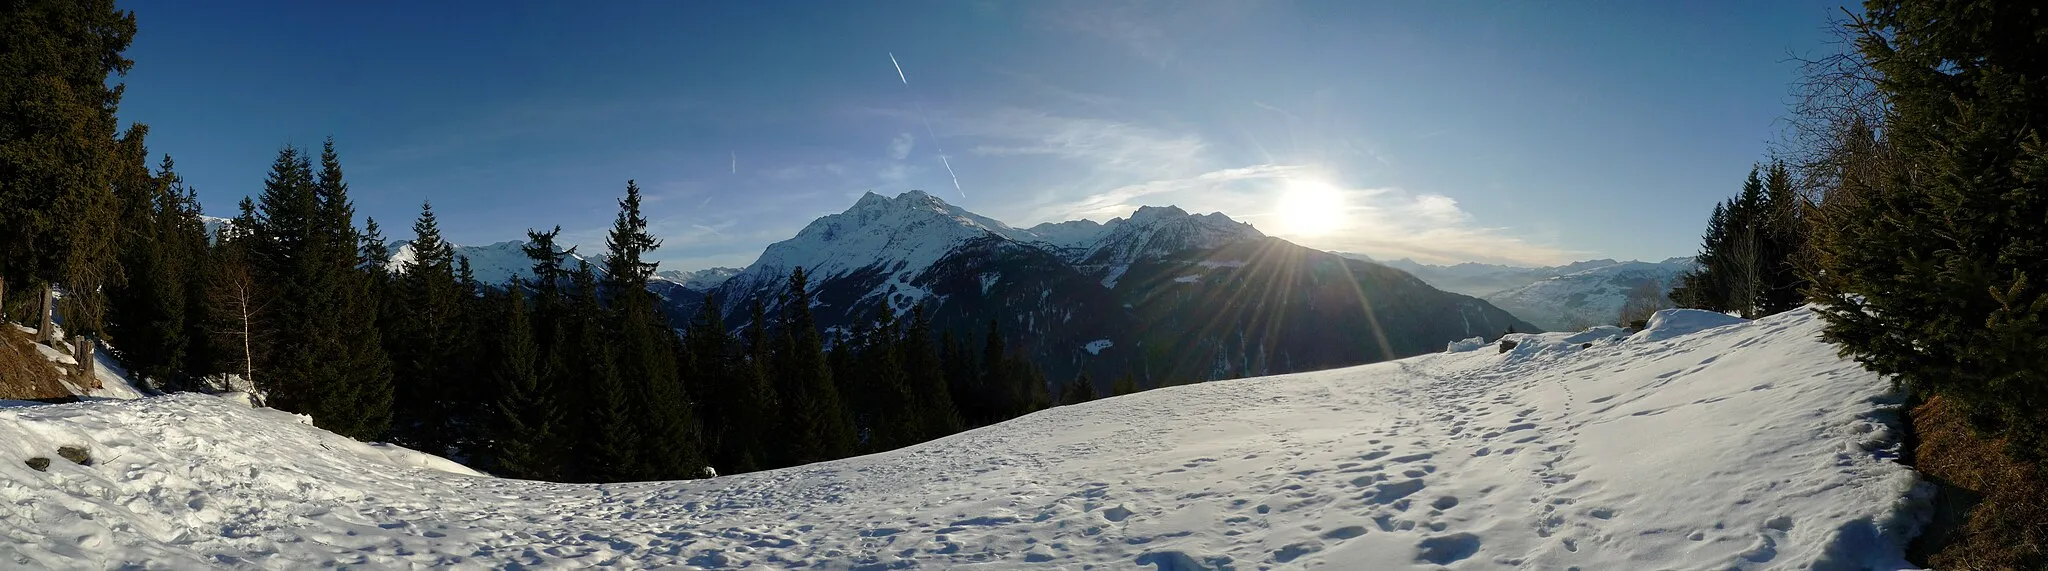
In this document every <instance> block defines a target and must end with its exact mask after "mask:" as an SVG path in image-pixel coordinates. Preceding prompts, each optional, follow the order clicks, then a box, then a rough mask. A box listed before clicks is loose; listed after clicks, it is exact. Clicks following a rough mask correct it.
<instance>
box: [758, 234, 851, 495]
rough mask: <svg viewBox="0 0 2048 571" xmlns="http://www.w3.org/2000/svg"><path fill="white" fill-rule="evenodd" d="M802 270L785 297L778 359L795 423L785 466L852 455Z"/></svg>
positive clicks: (785, 403) (794, 273) (789, 412)
mask: <svg viewBox="0 0 2048 571" xmlns="http://www.w3.org/2000/svg"><path fill="white" fill-rule="evenodd" d="M808 287H809V285H808V283H807V282H806V278H805V277H804V271H803V268H795V269H794V270H793V271H791V272H790V277H789V287H788V289H787V290H786V291H785V292H784V293H783V296H782V333H781V338H782V341H781V348H780V350H778V351H777V352H776V353H777V355H776V360H777V361H778V362H777V366H776V369H777V370H778V371H779V373H778V375H777V377H778V378H779V379H780V380H781V385H780V386H778V387H777V390H776V392H777V393H778V394H780V395H781V396H782V403H783V406H784V407H785V411H784V413H783V414H785V415H788V416H789V418H790V427H789V430H788V434H787V437H788V439H789V445H788V451H787V454H788V456H787V458H788V461H787V462H786V464H808V463H811V462H819V461H824V460H832V459H836V458H844V457H846V456H849V455H852V453H853V441H854V438H853V424H852V422H851V421H850V420H848V419H847V417H846V409H845V405H844V404H843V401H842V400H841V399H840V396H839V390H838V387H836V386H834V385H833V382H832V374H831V370H830V369H829V368H827V366H826V363H825V349H824V342H823V340H822V339H820V338H819V335H818V325H817V322H816V321H815V319H814V318H813V317H812V315H811V293H810V291H809V289H808Z"/></svg>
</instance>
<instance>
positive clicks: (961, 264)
mask: <svg viewBox="0 0 2048 571" xmlns="http://www.w3.org/2000/svg"><path fill="white" fill-rule="evenodd" d="M797 267H802V268H804V270H805V273H806V274H807V276H808V279H809V282H810V284H811V288H812V290H813V291H814V292H815V297H816V306H815V307H814V313H815V314H816V315H817V319H818V323H819V325H820V327H823V328H827V330H828V331H837V330H846V329H848V328H850V327H851V326H852V325H854V324H855V323H857V322H865V321H868V320H872V319H873V318H874V317H875V315H876V314H877V312H878V311H879V310H880V309H881V308H883V307H887V308H889V309H890V310H891V311H894V312H896V313H898V314H901V313H904V312H907V311H909V310H910V309H911V308H912V307H914V306H918V305H923V306H924V307H925V308H926V310H927V311H928V312H929V313H930V315H931V318H932V320H933V322H934V324H935V325H936V326H937V327H939V328H940V329H941V330H945V331H951V332H953V333H954V334H956V335H960V336H963V338H966V339H970V340H972V339H974V338H977V337H979V336H980V335H981V333H982V331H984V330H985V329H986V328H987V324H988V320H989V319H991V318H994V319H998V327H999V328H1000V329H1001V331H1002V332H1003V333H1004V335H1005V336H1006V337H1007V338H1008V340H1009V346H1010V347H1012V348H1013V349H1016V350H1018V351H1021V352H1022V353H1023V354H1025V355H1026V356H1028V357H1030V358H1032V359H1033V360H1034V361H1035V362H1036V363H1038V364H1039V365H1040V367H1042V368H1043V369H1044V370H1045V372H1046V374H1047V377H1048V378H1050V379H1054V380H1063V379H1066V378H1071V377H1072V376H1073V375H1075V374H1077V373H1080V372H1083V371H1085V372H1088V373H1090V374H1091V376H1092V377H1093V378H1095V379H1096V381H1097V382H1098V383H1100V384H1101V385H1102V386H1101V387H1099V388H1107V386H1108V383H1109V382H1110V380H1111V379H1113V378H1114V376H1116V375H1118V374H1121V373H1123V372H1125V371H1136V372H1137V373H1138V374H1139V376H1140V377H1141V378H1144V379H1146V380H1147V381H1148V382H1151V383H1178V382H1192V381H1202V380H1211V379H1223V378H1236V377H1243V376H1252V375H1260V374H1271V373H1282V372H1290V371H1305V370H1315V369H1323V368H1330V367H1337V366H1344V365H1353V364H1358V363H1365V362H1373V361H1382V360H1387V359H1392V358H1398V357H1403V356H1408V355H1416V354H1421V353H1424V352H1429V351H1434V350H1438V349H1441V348H1442V347H1443V346H1444V343H1445V342H1448V341H1451V340H1455V339H1462V338H1466V337H1472V336H1483V337H1493V336H1497V335H1499V334H1500V333H1501V332H1503V331H1506V330H1508V329H1509V328H1510V327H1512V328H1514V329H1516V330H1522V331H1531V330H1535V327H1534V326H1533V325H1531V324H1529V323H1527V322H1524V321H1521V320H1518V319H1516V318H1515V317H1514V316H1512V315H1509V314H1508V313H1507V312H1505V311H1502V310H1500V309H1499V308H1495V307H1493V306H1492V305H1489V304H1487V303H1486V302H1484V301H1482V300H1479V299H1476V298H1473V297H1469V296H1464V295H1458V294H1452V293H1446V292H1443V291H1439V290H1437V289H1435V288H1432V287H1430V286H1429V285H1428V284H1426V283H1424V282H1422V281H1421V280H1417V279H1415V278H1414V277H1412V276H1409V275H1408V274H1406V273H1403V272H1400V271H1397V270H1393V269H1391V268H1387V267H1385V266H1381V265H1378V264H1372V263H1367V262H1362V261H1356V260H1348V259H1344V258H1341V257H1338V256H1336V255H1333V254H1329V253H1326V252H1320V251H1316V250H1312V249H1308V248H1303V247H1301V246H1298V245H1295V244H1293V243H1290V242H1287V241H1285V240H1280V239H1276V238H1270V237H1267V236H1265V235H1264V234H1263V233H1260V232H1259V231H1258V230H1257V229H1255V228H1253V227H1252V226H1250V225H1248V224H1244V223H1241V222H1237V221H1235V220H1232V219H1230V218H1229V217H1228V216H1225V215H1223V214H1220V213H1212V214H1201V215H1196V214H1189V213H1188V212H1186V211H1184V210H1181V209H1179V208H1174V207H1170V206H1169V207H1145V208H1141V209H1139V210H1138V211H1137V212H1135V213H1133V214H1132V215H1131V216H1129V217H1126V218H1117V219H1113V220H1110V221H1109V222H1107V223H1101V224H1097V223H1094V222H1088V221H1075V222H1064V223H1057V224H1041V225H1038V226H1034V227H1031V228H1028V229H1024V228H1016V227H1013V226H1010V225H1008V224H1005V223H1003V222H1000V221H997V220H994V219H990V218H987V217H984V216H981V215H978V214H974V213H972V212H968V211H966V210H964V209H961V208H959V207H957V206H953V205H950V204H947V203H946V202H945V201H944V200H941V199H939V198H937V197H934V196H931V195H929V194H926V193H923V192H919V191H911V192H906V193H903V194H901V195H898V196H897V197H895V198H887V197H883V196H881V195H878V194H874V193H868V194H867V195H865V196H862V197H861V199H860V200H859V201H857V202H856V203H855V204H854V205H853V206H852V207H851V208H849V209H847V210H846V211H845V212H842V213H839V214H833V215H828V216H825V217H822V218H819V219H817V220H816V221H813V222H812V223H811V224H810V225H808V226H806V227H805V228H804V229H803V230H802V231H800V232H798V233H797V235H796V236H794V237H792V238H790V239H788V240H784V241H782V242H777V243H775V244H772V245H770V246H768V248H767V249H766V250H765V251H764V252H763V253H762V255H761V258H760V259H759V260H758V261H756V262H755V263H753V264H752V265H749V266H748V267H747V268H746V269H745V270H743V271H741V272H739V273H738V274H737V275H734V276H732V277H731V278H730V279H728V280H726V281H725V282H724V283H723V284H721V285H719V286H718V287H717V288H715V289H713V290H712V291H710V292H708V293H709V294H710V295H712V296H714V297H715V298H716V299H717V300H718V302H719V303H720V305H721V307H722V308H723V310H724V311H725V312H726V315H727V320H728V322H729V323H733V324H735V326H739V325H743V324H744V322H745V321H746V319H747V316H746V314H745V313H746V312H745V311H744V308H745V307H746V304H747V301H748V300H751V299H762V300H764V301H765V302H766V303H767V304H768V305H769V306H770V307H771V308H773V306H774V304H775V303H777V300H778V299H779V296H780V295H781V293H782V291H783V290H784V288H786V287H787V280H788V277H789V273H790V271H791V270H792V269H794V268H797ZM827 337H828V338H829V337H831V335H829V334H828V336H827ZM977 343H978V341H977Z"/></svg>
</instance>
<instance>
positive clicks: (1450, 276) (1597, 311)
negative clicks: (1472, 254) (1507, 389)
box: [1339, 253, 1693, 331]
mask: <svg viewBox="0 0 2048 571" xmlns="http://www.w3.org/2000/svg"><path fill="white" fill-rule="evenodd" d="M1339 255H1342V256H1344V257H1347V258H1352V259H1367V260H1369V259H1370V258H1367V257H1366V256H1365V255H1364V254H1349V253H1344V254H1339ZM1383 263H1384V264H1386V266H1387V267H1391V268H1396V269H1399V270H1401V271H1404V272H1408V273H1409V274H1411V275H1414V276H1415V277H1416V278H1419V279H1421V280H1422V281H1424V282H1426V283H1428V284H1429V285H1431V286H1435V287H1437V288H1439V289H1442V290H1445V291H1454V292H1458V293H1462V294H1465V295H1470V296H1476V297H1479V298H1482V299H1485V300H1486V301H1488V302H1490V303H1492V304H1493V305H1494V306H1496V307H1499V308H1501V309H1505V310H1507V311H1508V313H1513V314H1515V317H1519V318H1522V319H1525V320H1528V321H1529V322H1530V323H1534V324H1536V325H1539V326H1542V327H1543V328H1544V329H1551V330H1571V331H1577V330H1580V329H1585V328H1586V327H1588V326H1592V325H1603V324H1610V323H1613V322H1614V320H1615V318H1616V317H1617V316H1618V315H1620V313H1621V305H1622V302H1623V301H1625V300H1626V299H1627V296H1628V291H1629V289H1630V288H1634V287H1635V286H1637V285H1639V284H1641V283H1643V282H1656V283H1657V284H1658V286H1659V287H1662V288H1664V289H1665V290H1666V291H1669V290H1670V289H1671V285H1672V283H1673V282H1674V281H1675V280H1677V279H1678V276H1679V275H1681V274H1684V273H1685V272H1688V271H1692V269H1693V264H1692V258H1691V257H1680V258H1670V259H1666V260H1664V261H1661V262H1640V261H1634V260H1630V261H1627V262H1617V261H1614V260H1609V259H1599V260H1583V261H1578V262H1572V263H1569V264H1565V265H1562V266H1547V267H1522V266H1504V265H1497V264H1479V263H1463V264H1454V265H1449V266H1438V265H1431V264H1424V263H1419V262H1416V261H1415V260H1410V259H1407V258H1402V259H1398V260H1392V261H1387V262H1383Z"/></svg>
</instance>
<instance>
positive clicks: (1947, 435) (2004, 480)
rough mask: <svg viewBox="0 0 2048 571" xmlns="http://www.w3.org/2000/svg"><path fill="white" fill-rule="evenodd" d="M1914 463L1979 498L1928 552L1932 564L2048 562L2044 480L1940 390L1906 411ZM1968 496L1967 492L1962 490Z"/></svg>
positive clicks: (2044, 565) (2032, 565)
mask: <svg viewBox="0 0 2048 571" xmlns="http://www.w3.org/2000/svg"><path fill="white" fill-rule="evenodd" d="M1912 416H1913V428H1914V430H1915V432H1916V433H1917V435H1918V437H1919V440H1920V442H1919V445H1918V446H1917V447H1916V448H1915V449H1914V457H1915V464H1916V466H1915V467H1916V468H1918V469H1919V470H1920V472H1921V473H1922V474H1925V475H1927V476H1928V477H1930V478H1933V479H1934V480H1936V481H1938V482H1945V483H1947V484H1949V485H1952V486H1954V487H1956V488H1960V489H1962V490H1965V491H1967V492H1969V493H1971V494H1974V495H1976V496H1977V497H1978V498H1981V501H1979V502H1978V503H1977V504H1976V505H1975V506H1974V507H1971V508H1969V512H1968V518H1967V519H1966V520H1965V521H1963V522H1962V524H1961V526H1960V528H1959V529H1955V530H1950V531H1949V533H1948V536H1947V537H1945V538H1937V541H1939V542H1940V543H1942V544H1941V545H1934V546H1929V547H1931V548H1933V549H1937V550H1936V551H1934V553H1932V554H1931V555H1930V556H1929V557H1928V560H1927V563H1928V564H1929V565H1931V566H1932V567H1934V568H1935V569H1987V570H1988V569H2048V482H2044V481H2043V480H2042V478H2041V477H2042V473H2041V472H2040V470H2039V469H2038V468H2037V467H2035V466H2033V465H2031V464H2028V463H2024V462H2017V461H2014V460H2013V459H2011V458H2010V457H2008V456H2006V454H2005V443H2004V442H2003V441H2000V440H1988V439H1984V438H1982V437H1980V436H1979V435H1977V434H1976V433H1975V432H1974V431H1972V430H1971V429H1970V423H1969V418H1968V414H1967V413H1966V412H1965V411H1964V410H1963V409H1962V408H1961V407H1959V406H1956V405H1954V404H1952V403H1950V402H1947V401H1944V400H1943V399H1942V398H1940V397H1935V398H1933V399H1929V400H1928V401H1927V402H1926V403H1925V404H1922V405H1920V406H1919V407H1916V408H1914V409H1913V411H1912ZM1962 495H1963V496H1967V495H1970V494H1962Z"/></svg>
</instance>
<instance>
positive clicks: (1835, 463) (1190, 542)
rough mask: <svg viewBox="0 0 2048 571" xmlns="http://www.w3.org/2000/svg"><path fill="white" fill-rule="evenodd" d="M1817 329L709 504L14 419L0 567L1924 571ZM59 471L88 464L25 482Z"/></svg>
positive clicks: (745, 491) (1555, 363)
mask: <svg viewBox="0 0 2048 571" xmlns="http://www.w3.org/2000/svg"><path fill="white" fill-rule="evenodd" d="M1664 322H1669V323H1672V324H1680V323H1681V322H1689V320H1686V319H1668V320H1665V321H1664ZM1655 323H1659V322H1653V325H1652V328H1651V330H1652V331H1655V330H1657V329H1656V325H1655ZM1818 330H1819V324H1818V322H1817V321H1816V319H1815V318H1814V317H1813V316H1812V315H1811V314H1810V312H1808V311H1803V310H1802V311H1797V312H1793V313H1790V314H1786V315H1781V316H1777V317H1772V318H1768V319H1763V320H1759V321H1756V322H1743V323H1735V324H1729V325H1724V326H1720V327H1711V328H1706V329H1703V330H1699V331H1695V332H1691V333H1689V334H1684V335H1678V336H1675V337H1672V338H1670V339H1662V340H1659V339H1655V337H1656V335H1640V334H1639V335H1637V336H1635V337H1621V336H1619V335H1618V333H1619V332H1618V330H1617V331H1606V332H1603V333H1602V334H1600V335H1594V336H1591V337H1597V339H1594V338H1591V337H1588V338H1586V339H1580V338H1578V337H1573V334H1547V335H1531V336H1526V338H1525V340H1524V341H1525V342H1524V343H1523V344H1522V346H1528V347H1530V348H1531V349H1529V350H1517V351H1512V352H1509V353H1505V354H1503V353H1499V352H1496V351H1492V350H1481V351H1467V352H1458V353H1444V354H1435V355H1426V356H1422V357H1416V358H1412V359H1406V360H1401V361H1395V362H1388V363H1379V364H1373V365H1366V366H1361V367H1354V368H1348V369H1340V370H1332V371H1322V372H1316V373H1304V374H1294V375H1284V376H1275V377H1262V378H1251V379H1242V380H1236V381H1223V382H1214V383H1206V384H1200V385H1191V386H1181V387H1172V388H1167V389H1160V390H1154V391H1149V392H1144V393H1139V394H1136V395H1131V396H1125V397H1117V398H1111V399H1104V400H1098V401H1094V402H1090V403H1086V404H1082V405H1077V406H1068V407H1061V408H1057V409H1053V410H1049V411H1045V412H1041V413H1038V414H1033V415H1030V416H1026V417H1023V418H1019V419H1016V420H1013V421H1011V422H1006V423H1003V424H1001V425H997V426H992V427H987V428H983V429H979V430H975V431H971V432H967V433H962V434H958V435H955V436H952V437H949V438H945V439H942V440H939V441H935V442H931V443H926V444H923V445H919V446H915V447H911V448H907V449H904V450H899V451H895V452H890V453H884V454H876V455H871V456H864V457H859V458H852V459H848V460H842V461H836V462H827V463H822V464H814V465H809V466H801V467H796V468H790V469H784V470H777V471H771V472H764V473H755V474H744V475H738V476H730V477H723V478H716V479H712V480H703V481H693V482H650V483H638V484H617V485H571V484H549V483H539V482H525V481H516V480H503V479H495V478H488V477H478V476H469V475H459V474H451V473H447V472H443V471H438V470H435V469H433V468H434V467H436V466H437V465H438V466H439V467H442V468H447V466H445V465H439V464H437V463H436V462H434V461H433V460H432V459H428V458H424V457H421V456H418V455H415V454H411V453H407V452H405V451H403V450H394V449H391V448H388V447H386V448H379V447H373V446H370V445H364V444H360V443H356V442H352V441H349V440H347V439H344V438H340V437H337V436H334V435H332V434H328V433H325V432H322V431H320V430H317V429H315V428H313V427H310V426H306V425H304V424H301V423H299V422H298V421H297V420H296V417H293V416H291V415H287V414H283V413H279V412H275V411H268V410H252V409H249V408H246V407H240V406H237V405H234V404H232V403H230V402H228V401H225V400H222V399H218V398H214V397H208V396H203V395H172V396H166V397H156V398H147V399H141V400H134V401H121V402H114V401H107V402H91V403H79V404H68V405H50V406H36V407H25V408H14V409H5V410H0V433H4V434H7V435H9V438H6V439H0V456H4V458H0V567H7V566H25V567H52V568H90V569H101V568H114V567H124V566H135V567H138V568H202V567H209V568H210V567H226V568H312V567H321V566H335V565H340V566H356V567H366V568H403V567H414V566H428V565H446V566H455V567H469V568H485V567H523V568H564V567H584V566H590V565H597V564H604V563H611V564H620V565H625V566H630V567H636V568H642V567H697V568H734V567H745V566H753V567H755V568H761V567H766V568H784V567H794V566H798V565H805V566H810V567H815V568H825V569H848V568H929V569H944V568H956V567H963V566H973V565H977V564H979V565H984V566H987V567H991V568H1015V567H1064V568H1072V569H1080V568H1085V567H1086V566H1090V565H1094V566H1097V567H1106V568H1131V567H1134V566H1156V567H1157V568H1158V569H1162V570H1166V569H1225V568H1236V569H1259V568H1302V567H1314V566H1317V565H1322V564H1328V565H1331V567H1330V568H1337V569H1388V568H1407V567H1422V568H1437V567H1438V566H1448V567H1451V568H1475V569H1476V568H1498V567H1523V568H1542V569H1565V568H1569V567H1580V568H1585V569H1652V568H1684V569H1699V568H1717V569H1730V568H1733V569H1761V568H1811V569H1863V568H1898V567H1905V566H1907V564H1906V562H1905V561H1903V559H1902V557H1901V552H1902V549H1903V548H1902V546H1903V545H1904V543H1905V541H1906V539H1907V538H1908V537H1910V536H1911V535H1912V534H1913V533H1914V532H1915V528H1916V523H1915V522H1916V518H1917V514H1918V513H1919V512H1920V508H1919V506H1920V502H1921V499H1920V498H1922V497H1924V494H1922V493H1921V492H1920V490H1922V489H1923V487H1922V486H1921V485H1919V484H1918V483H1917V482H1916V479H1915V477H1914V476H1913V474H1912V473H1911V472H1910V471H1908V470H1907V469H1906V468H1904V467H1901V466H1899V465H1897V464H1895V463H1893V462H1892V461H1891V460H1890V457H1891V456H1892V454H1893V453H1894V452H1895V451H1896V448H1897V446H1898V445H1897V443H1896V442H1895V438H1894V433H1893V428H1892V425H1891V423H1892V421H1893V420H1894V415H1895V413H1896V407H1897V405H1896V403H1895V402H1894V401H1893V400H1892V399H1891V397H1890V396H1888V394H1887V388H1888V387H1887V385H1888V383H1887V382H1886V381H1885V380H1883V379H1880V378H1878V377H1877V376H1875V375H1872V374H1870V373H1868V372H1865V371H1863V370H1862V369H1860V368H1859V367H1857V366H1856V365H1854V364H1853V363H1849V362H1845V361H1843V360H1841V359H1839V358H1837V357H1836V356H1835V353H1834V349H1833V348H1832V347H1830V346H1828V345H1825V344H1823V343H1821V342H1820V341H1819V340H1818V339H1817V334H1818ZM1576 335H1580V336H1582V337H1587V335H1586V334H1576ZM1587 343H1591V345H1590V346H1588V345H1587ZM59 446H85V447H88V448H89V449H90V450H91V452H92V455H93V457H94V459H95V462H94V463H93V464H92V465H78V464H73V463H71V462H68V461H65V460H62V459H58V460H56V461H55V462H54V463H52V464H51V465H50V466H49V467H48V471H47V472H39V471H35V470H33V469H31V468H30V467H28V466H26V465H25V464H24V463H23V461H24V460H26V459H27V458H29V457H32V456H44V457H52V458H54V457H55V456H54V454H53V451H54V450H55V449H56V448H57V447H59Z"/></svg>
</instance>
